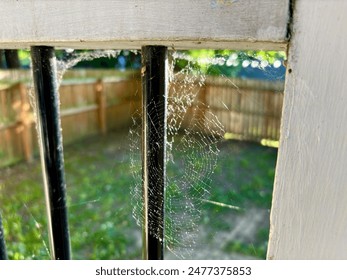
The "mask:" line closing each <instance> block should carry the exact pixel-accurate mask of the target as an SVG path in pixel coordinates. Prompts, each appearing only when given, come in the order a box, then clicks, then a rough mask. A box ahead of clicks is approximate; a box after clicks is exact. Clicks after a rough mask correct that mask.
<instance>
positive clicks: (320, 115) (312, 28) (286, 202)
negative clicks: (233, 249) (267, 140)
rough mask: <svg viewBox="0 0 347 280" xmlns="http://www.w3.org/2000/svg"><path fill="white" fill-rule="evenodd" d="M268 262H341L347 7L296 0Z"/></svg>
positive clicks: (346, 222)
mask: <svg viewBox="0 0 347 280" xmlns="http://www.w3.org/2000/svg"><path fill="white" fill-rule="evenodd" d="M294 15H295V17H294V34H293V38H292V41H291V43H290V50H289V65H288V69H291V70H289V71H291V73H289V72H288V73H287V80H286V88H285V101H284V111H283V121H282V129H281V143H280V150H279V157H278V164H277V172H276V179H275V189H274V198H273V206H272V213H271V233H270V242H269V251H268V258H269V259H347V78H346V77H347V76H346V73H347V52H346V50H347V33H346V26H347V2H346V1H340V0H329V1H327V0H297V1H296V6H295V10H294Z"/></svg>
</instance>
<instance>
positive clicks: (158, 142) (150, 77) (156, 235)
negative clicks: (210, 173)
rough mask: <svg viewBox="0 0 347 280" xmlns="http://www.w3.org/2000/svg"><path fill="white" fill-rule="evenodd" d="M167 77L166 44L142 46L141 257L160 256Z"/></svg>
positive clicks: (149, 258) (164, 172)
mask: <svg viewBox="0 0 347 280" xmlns="http://www.w3.org/2000/svg"><path fill="white" fill-rule="evenodd" d="M167 81H168V79H167V47H162V46H144V47H142V88H143V115H142V133H143V135H142V177H143V199H144V209H143V210H144V221H143V222H144V225H143V243H144V244H143V258H144V259H147V260H161V259H163V258H164V256H163V251H164V250H163V248H164V189H165V177H166V169H165V144H166V107H167V104H166V103H167Z"/></svg>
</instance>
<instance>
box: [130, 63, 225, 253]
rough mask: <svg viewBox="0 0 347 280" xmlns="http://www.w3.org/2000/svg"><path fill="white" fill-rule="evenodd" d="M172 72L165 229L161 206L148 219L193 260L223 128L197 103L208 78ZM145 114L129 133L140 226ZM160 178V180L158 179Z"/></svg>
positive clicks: (136, 118) (170, 244)
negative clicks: (142, 122)
mask: <svg viewBox="0 0 347 280" xmlns="http://www.w3.org/2000/svg"><path fill="white" fill-rule="evenodd" d="M173 69H174V61H173V62H172V63H171V67H170V79H169V80H170V81H169V90H168V91H169V94H168V98H167V120H166V122H167V135H166V137H167V143H166V147H165V148H166V169H167V175H166V178H165V179H166V180H165V181H166V185H165V191H164V194H163V193H162V191H160V190H158V189H156V190H154V192H156V193H155V194H154V195H158V196H162V195H164V196H165V198H164V200H165V203H164V208H165V210H164V212H165V214H164V220H165V221H164V229H163V228H161V227H162V226H163V225H159V223H158V222H157V221H158V220H159V219H161V218H162V217H161V214H160V211H158V209H157V207H155V206H152V207H149V213H148V215H149V216H150V217H151V219H150V220H152V221H153V223H155V225H156V226H157V229H156V231H155V232H152V233H151V234H153V235H154V236H156V237H157V238H160V236H161V235H160V232H161V231H162V230H164V242H165V246H166V248H167V249H168V250H170V251H171V252H172V253H173V254H174V255H176V256H177V257H179V258H189V256H191V253H192V252H193V250H194V247H195V244H196V241H197V234H198V228H199V224H200V218H201V205H202V203H203V200H204V199H206V198H207V197H208V195H209V189H210V182H211V179H210V178H211V175H212V174H213V171H214V169H215V167H216V164H217V157H218V153H219V149H218V147H217V144H218V142H219V141H220V140H221V139H222V137H223V135H224V129H223V126H222V125H221V123H220V122H219V121H218V119H217V117H216V116H215V115H214V114H212V113H211V112H209V111H208V110H206V109H207V107H206V104H204V103H203V102H201V101H199V100H198V96H199V93H200V92H201V91H202V90H203V86H204V81H205V77H204V76H203V75H197V74H195V75H194V74H192V68H191V67H190V66H189V65H188V66H187V67H185V68H184V69H183V70H181V71H180V72H178V73H175V72H174V71H173ZM141 131H142V127H141V112H137V113H136V115H135V116H134V117H133V125H132V128H131V129H130V133H129V136H130V150H131V169H132V174H133V179H134V180H133V188H132V194H131V197H132V203H133V216H134V218H135V220H136V222H137V224H138V225H139V226H141V225H142V223H143V220H144V212H143V191H142V171H141V134H142V132H141ZM158 179H159V178H158Z"/></svg>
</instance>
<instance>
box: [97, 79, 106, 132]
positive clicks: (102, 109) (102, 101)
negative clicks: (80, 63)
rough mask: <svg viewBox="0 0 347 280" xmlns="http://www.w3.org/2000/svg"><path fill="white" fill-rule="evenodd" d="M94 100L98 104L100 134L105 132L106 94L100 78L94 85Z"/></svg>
mask: <svg viewBox="0 0 347 280" xmlns="http://www.w3.org/2000/svg"><path fill="white" fill-rule="evenodd" d="M94 89H95V95H96V101H97V104H98V121H99V129H100V132H101V134H103V135H104V134H106V131H107V124H106V109H107V108H106V96H105V92H104V84H103V81H102V79H98V80H97V81H96V83H95V85H94Z"/></svg>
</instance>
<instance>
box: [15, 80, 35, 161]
mask: <svg viewBox="0 0 347 280" xmlns="http://www.w3.org/2000/svg"><path fill="white" fill-rule="evenodd" d="M18 87H19V91H20V99H21V109H20V110H21V111H20V117H19V121H20V125H21V127H22V131H21V132H22V133H21V136H22V144H23V149H24V156H25V160H26V161H27V162H31V161H32V159H33V143H32V135H31V124H32V119H31V115H30V104H29V101H28V98H27V88H26V86H25V84H23V83H19V84H18Z"/></svg>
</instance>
